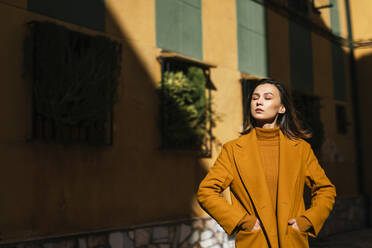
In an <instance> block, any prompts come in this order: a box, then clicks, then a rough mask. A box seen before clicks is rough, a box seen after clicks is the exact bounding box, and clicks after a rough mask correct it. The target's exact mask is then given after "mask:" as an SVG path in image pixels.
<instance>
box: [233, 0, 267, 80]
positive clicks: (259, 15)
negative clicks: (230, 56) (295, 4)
mask: <svg viewBox="0 0 372 248" xmlns="http://www.w3.org/2000/svg"><path fill="white" fill-rule="evenodd" d="M236 6H237V23H238V27H237V36H238V59H239V61H238V62H239V70H240V71H241V72H244V73H247V74H251V75H257V76H263V77H266V76H267V75H268V69H267V68H268V65H267V38H266V12H265V7H264V6H263V5H262V4H259V3H257V2H255V1H252V0H237V1H236Z"/></svg>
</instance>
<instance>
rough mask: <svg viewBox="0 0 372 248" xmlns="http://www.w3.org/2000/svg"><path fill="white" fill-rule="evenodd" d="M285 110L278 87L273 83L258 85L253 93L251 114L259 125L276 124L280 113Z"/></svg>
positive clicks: (273, 125)
mask: <svg viewBox="0 0 372 248" xmlns="http://www.w3.org/2000/svg"><path fill="white" fill-rule="evenodd" d="M284 112H285V107H284V105H283V104H282V103H281V99H280V93H279V90H278V88H276V86H275V85H272V84H261V85H259V86H257V87H256V88H255V89H254V91H253V94H252V101H251V114H252V116H253V118H254V119H255V120H256V122H257V124H259V126H261V127H263V126H264V125H265V124H272V125H271V127H275V126H276V120H277V118H278V115H279V114H283V113H284Z"/></svg>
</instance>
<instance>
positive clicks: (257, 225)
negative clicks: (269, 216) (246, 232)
mask: <svg viewBox="0 0 372 248" xmlns="http://www.w3.org/2000/svg"><path fill="white" fill-rule="evenodd" d="M260 229H261V222H260V221H259V220H258V219H257V221H256V223H255V224H254V226H253V228H252V230H251V232H254V231H257V230H260Z"/></svg>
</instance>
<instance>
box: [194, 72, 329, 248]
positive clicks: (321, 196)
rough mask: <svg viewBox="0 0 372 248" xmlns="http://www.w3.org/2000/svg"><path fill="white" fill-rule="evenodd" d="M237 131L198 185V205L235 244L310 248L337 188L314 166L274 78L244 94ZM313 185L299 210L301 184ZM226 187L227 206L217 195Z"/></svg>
mask: <svg viewBox="0 0 372 248" xmlns="http://www.w3.org/2000/svg"><path fill="white" fill-rule="evenodd" d="M248 102H249V103H250V111H249V114H248V118H247V122H246V123H245V125H244V131H243V133H242V134H243V135H242V136H241V137H240V138H238V139H236V140H233V141H230V142H228V143H226V144H225V145H224V146H223V148H222V151H221V153H220V155H219V157H218V159H217V160H216V162H215V164H214V166H213V167H212V168H211V169H210V171H209V173H208V174H207V176H206V177H205V178H204V179H203V181H202V182H201V184H200V186H199V190H198V201H199V203H200V205H201V206H202V207H203V208H204V209H205V210H206V211H207V212H208V213H209V214H210V215H211V216H212V217H213V218H214V219H215V220H216V221H217V222H218V223H219V224H220V225H221V226H222V227H223V228H224V230H225V231H226V232H227V233H228V234H229V235H231V234H233V233H236V239H235V242H236V247H237V248H241V247H255V248H261V247H273V248H276V247H282V248H288V247H294V248H297V247H309V244H308V235H309V236H312V237H316V236H317V235H318V233H319V231H320V229H321V228H322V226H323V223H324V222H325V220H326V219H327V217H328V215H329V213H330V211H331V210H332V207H333V204H334V200H335V196H336V190H335V186H334V185H333V184H332V183H331V182H330V181H329V179H328V178H327V176H326V175H325V173H324V171H323V169H322V168H321V167H320V165H319V164H318V160H317V159H316V157H315V156H314V153H313V151H312V149H311V146H310V145H309V144H308V143H307V142H306V141H304V140H303V138H309V137H310V136H311V134H310V133H309V132H308V131H306V130H304V129H303V128H302V127H301V126H300V125H299V121H298V119H297V117H296V112H295V110H294V108H293V103H292V102H291V100H290V98H289V95H288V93H287V91H286V90H285V88H284V87H283V85H282V84H281V83H279V82H276V81H273V80H269V79H263V80H260V81H259V82H258V84H257V85H256V86H255V87H254V89H253V90H252V91H251V92H250V94H249V98H248ZM305 183H306V185H307V186H308V187H309V188H310V189H311V192H312V198H311V207H310V208H309V209H307V210H305V205H304V201H303V190H304V185H305ZM227 187H230V192H231V201H232V202H231V204H229V203H228V202H227V201H226V199H225V198H223V197H222V196H221V193H222V192H223V191H224V190H225V189H226V188H227Z"/></svg>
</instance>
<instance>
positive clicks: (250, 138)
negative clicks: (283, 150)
mask: <svg viewBox="0 0 372 248" xmlns="http://www.w3.org/2000/svg"><path fill="white" fill-rule="evenodd" d="M237 146H238V148H237V149H236V154H235V162H236V164H237V169H238V173H239V175H240V178H241V180H242V182H243V184H244V186H245V189H246V190H247V191H248V195H249V197H250V198H251V199H252V201H253V204H254V206H255V209H256V211H257V213H258V216H259V218H260V220H261V222H262V224H263V226H264V229H265V230H266V232H268V233H269V237H270V236H272V235H273V234H276V233H277V231H276V230H277V229H276V221H275V220H276V218H275V213H274V208H273V204H272V200H271V196H270V192H269V189H268V186H267V183H266V178H265V174H264V170H263V167H262V161H261V157H260V154H259V150H258V145H257V136H256V130H255V129H253V130H252V131H251V132H250V133H249V134H246V135H244V136H242V137H241V138H240V139H239V141H238V142H237Z"/></svg>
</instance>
